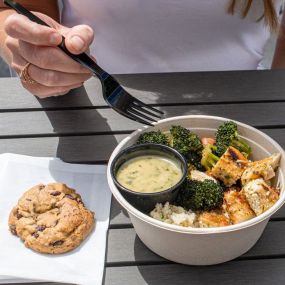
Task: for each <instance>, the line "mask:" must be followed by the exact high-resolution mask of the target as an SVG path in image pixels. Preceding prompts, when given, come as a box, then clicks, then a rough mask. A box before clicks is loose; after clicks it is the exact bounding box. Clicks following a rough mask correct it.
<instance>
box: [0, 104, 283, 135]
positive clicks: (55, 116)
mask: <svg viewBox="0 0 285 285" xmlns="http://www.w3.org/2000/svg"><path fill="white" fill-rule="evenodd" d="M161 109H162V110H163V111H165V113H166V117H172V116H176V115H188V114H204V115H216V116H222V117H227V118H231V119H235V120H239V121H242V122H245V123H247V124H250V125H254V126H257V127H259V126H262V127H264V126H265V127H270V126H284V125H285V116H282V114H283V112H284V110H285V102H284V103H260V104H258V105H257V104H254V103H251V104H229V105H208V106H204V105H197V106H193V107H189V106H171V107H163V108H161ZM273 110H274V111H273ZM269 114H270V116H269ZM0 122H1V125H0V137H1V136H8V135H10V136H17V135H22V136H25V135H46V134H47V135H62V134H70V135H75V134H84V133H110V132H122V131H124V132H125V131H131V130H134V129H137V128H139V127H141V124H139V123H136V122H133V121H131V120H129V119H126V118H125V117H123V116H121V115H119V114H117V113H115V112H114V111H113V110H111V109H98V110H68V111H46V112H42V111H34V112H15V113H13V112H12V113H0Z"/></svg>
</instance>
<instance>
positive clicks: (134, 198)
mask: <svg viewBox="0 0 285 285" xmlns="http://www.w3.org/2000/svg"><path fill="white" fill-rule="evenodd" d="M143 155H159V156H161V157H165V158H167V159H169V160H172V161H173V162H175V163H176V164H177V165H178V166H179V168H180V169H181V172H182V177H181V179H180V180H179V181H178V183H176V184H175V185H173V186H172V187H171V188H168V189H166V190H163V191H160V192H154V193H142V192H135V191H132V190H130V189H127V188H126V187H124V186H122V185H121V184H120V183H119V182H118V180H117V179H116V176H117V172H118V170H119V168H120V167H121V166H122V164H124V163H125V162H127V161H128V160H130V159H132V158H136V157H139V156H143ZM111 176H112V179H113V181H114V183H115V184H116V186H117V188H118V189H119V191H120V192H121V194H122V195H123V196H124V198H125V199H126V200H127V201H128V202H129V203H130V204H131V205H132V206H134V207H135V208H137V209H138V210H140V211H142V212H144V213H149V212H150V211H151V210H153V209H154V207H155V205H156V204H157V203H166V202H170V203H172V202H173V201H174V200H175V199H176V197H177V194H178V192H179V189H180V188H181V185H182V183H183V182H184V180H185V179H186V177H187V162H186V160H185V158H184V157H183V156H182V155H181V154H180V153H179V152H178V151H176V150H175V149H173V148H171V147H169V146H165V145H161V144H152V143H150V144H140V145H134V146H131V147H128V148H126V149H124V150H122V151H121V152H119V153H118V154H117V156H116V157H115V158H114V160H113V161H112V163H111Z"/></svg>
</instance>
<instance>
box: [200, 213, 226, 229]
mask: <svg viewBox="0 0 285 285" xmlns="http://www.w3.org/2000/svg"><path fill="white" fill-rule="evenodd" d="M230 224H231V223H230V219H229V218H228V217H227V216H226V215H225V214H224V213H222V212H221V213H218V212H214V211H212V212H203V213H202V214H200V215H199V217H198V227H200V228H212V227H224V226H229V225H230Z"/></svg>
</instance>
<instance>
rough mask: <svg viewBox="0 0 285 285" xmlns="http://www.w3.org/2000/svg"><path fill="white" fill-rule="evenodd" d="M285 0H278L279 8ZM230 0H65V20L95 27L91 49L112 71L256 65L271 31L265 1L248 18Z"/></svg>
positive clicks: (70, 24) (131, 71) (68, 23)
mask: <svg viewBox="0 0 285 285" xmlns="http://www.w3.org/2000/svg"><path fill="white" fill-rule="evenodd" d="M281 2H282V0H277V1H276V2H275V3H276V10H277V11H278V9H279V8H280V5H281ZM228 4H229V0H84V1H79V0H63V13H62V22H63V24H65V25H67V26H74V25H77V24H82V23H84V24H88V25H90V26H91V27H92V28H93V29H94V31H95V41H94V44H93V45H92V47H91V51H92V53H93V54H94V56H95V57H96V59H97V61H98V63H99V64H100V65H101V66H102V67H103V68H105V69H106V70H107V71H109V72H110V73H143V72H173V71H206V70H246V69H256V68H257V67H258V64H259V63H260V61H261V59H262V57H263V51H264V46H265V44H266V42H267V40H268V38H269V36H270V32H269V29H268V28H267V27H265V25H264V22H263V21H260V22H256V19H258V18H259V17H260V16H261V15H262V14H263V1H261V0H256V1H253V7H252V9H251V10H250V14H249V16H248V17H247V18H245V19H241V17H240V16H239V15H238V14H235V15H234V16H231V15H229V14H227V12H226V10H227V7H228Z"/></svg>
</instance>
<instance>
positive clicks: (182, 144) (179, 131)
mask: <svg viewBox="0 0 285 285" xmlns="http://www.w3.org/2000/svg"><path fill="white" fill-rule="evenodd" d="M170 134H171V136H172V146H173V148H175V149H176V150H177V151H179V152H180V153H181V154H182V155H184V156H187V155H188V154H189V153H191V152H192V153H194V152H201V151H202V149H203V145H202V143H201V141H200V139H199V137H198V136H197V135H196V134H194V133H193V132H191V131H190V130H188V129H186V128H183V127H181V126H172V127H171V128H170Z"/></svg>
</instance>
